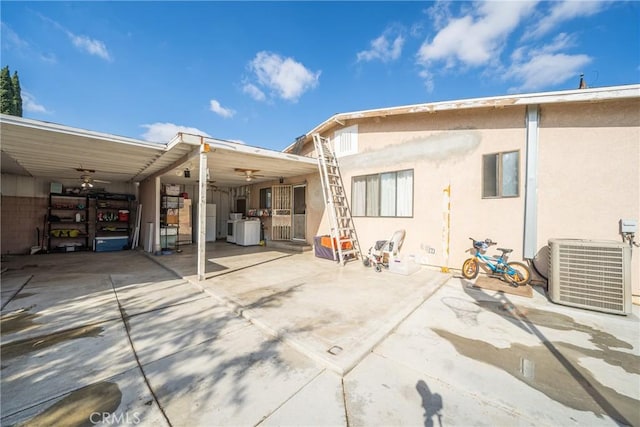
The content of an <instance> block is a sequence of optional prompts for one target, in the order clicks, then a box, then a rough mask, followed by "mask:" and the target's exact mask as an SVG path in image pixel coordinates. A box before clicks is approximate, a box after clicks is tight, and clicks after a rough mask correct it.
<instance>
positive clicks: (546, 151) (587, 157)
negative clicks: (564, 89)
mask: <svg viewBox="0 0 640 427" xmlns="http://www.w3.org/2000/svg"><path fill="white" fill-rule="evenodd" d="M639 112H640V102H639V101H618V102H608V103H598V104H579V105H575V106H572V108H571V109H567V108H563V107H562V106H547V107H544V108H542V110H541V122H540V124H541V126H540V149H539V159H540V162H539V174H538V176H539V181H538V183H539V185H538V200H539V203H538V245H539V247H542V246H544V245H545V244H546V242H547V241H548V239H550V238H578V239H594V240H613V241H617V242H620V241H621V235H620V234H619V224H618V221H619V220H620V219H621V218H625V219H635V220H639V219H640V127H639V126H640V113H639ZM639 237H640V235H639V236H638V237H636V240H638V241H640V238H639ZM631 272H632V293H633V294H634V295H636V296H640V248H634V250H633V254H632V267H631Z"/></svg>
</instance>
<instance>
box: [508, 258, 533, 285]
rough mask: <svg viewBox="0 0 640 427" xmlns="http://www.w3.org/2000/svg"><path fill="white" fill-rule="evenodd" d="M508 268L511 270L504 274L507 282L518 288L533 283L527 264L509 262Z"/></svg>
mask: <svg viewBox="0 0 640 427" xmlns="http://www.w3.org/2000/svg"><path fill="white" fill-rule="evenodd" d="M507 266H508V267H509V270H508V271H505V272H504V273H502V274H503V276H504V278H505V279H506V280H507V282H510V283H513V284H514V285H516V286H524V285H526V284H528V283H529V282H530V281H531V270H529V267H527V266H526V265H525V264H523V263H521V262H518V261H513V262H508V263H507ZM509 273H511V274H509Z"/></svg>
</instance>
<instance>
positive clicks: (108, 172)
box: [0, 114, 317, 187]
mask: <svg viewBox="0 0 640 427" xmlns="http://www.w3.org/2000/svg"><path fill="white" fill-rule="evenodd" d="M202 143H206V144H208V145H209V147H210V151H209V152H208V153H207V160H208V162H207V163H208V168H209V172H210V180H212V181H215V185H216V186H218V187H237V186H241V185H246V184H249V183H256V182H262V181H272V180H274V179H278V178H280V177H283V178H289V177H293V176H299V175H305V174H311V173H315V172H317V163H316V160H315V159H311V158H308V157H301V156H296V155H292V154H288V153H282V152H279V151H273V150H266V149H262V148H257V147H251V146H247V145H244V144H239V143H234V142H229V141H224V140H219V139H215V138H204V137H200V136H196V135H188V134H178V135H176V137H174V138H173V139H172V140H171V141H170V142H169V143H167V144H158V143H150V142H147V141H141V140H137V139H133V138H126V137H121V136H116V135H111V134H105V133H99V132H93V131H88V130H85V129H78V128H72V127H68V126H63V125H59V124H55V123H49V122H43V121H38V120H31V119H25V118H22V117H15V116H9V115H4V114H2V115H0V147H1V161H2V163H1V166H0V168H1V171H2V173H8V174H14V175H22V176H30V177H35V178H43V179H51V180H56V179H79V178H80V175H81V172H78V171H77V170H76V169H77V168H83V169H89V170H95V173H92V176H93V178H94V179H99V180H105V181H113V182H140V181H143V180H145V179H147V178H153V177H157V176H160V177H161V181H162V182H165V183H171V184H191V185H197V184H198V177H199V171H198V165H199V162H198V156H199V152H200V145H201V144H202ZM186 168H189V169H190V171H191V177H190V178H185V177H184V173H183V171H184V169H186ZM236 169H250V170H252V171H257V172H255V176H254V177H253V178H252V180H251V182H247V180H246V175H244V174H243V173H242V172H238V171H237V170H236ZM180 172H182V173H180Z"/></svg>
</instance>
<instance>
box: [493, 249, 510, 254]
mask: <svg viewBox="0 0 640 427" xmlns="http://www.w3.org/2000/svg"><path fill="white" fill-rule="evenodd" d="M496 249H497V250H499V251H501V252H502V253H503V254H505V255H506V254H509V253H511V252H513V249H504V248H496Z"/></svg>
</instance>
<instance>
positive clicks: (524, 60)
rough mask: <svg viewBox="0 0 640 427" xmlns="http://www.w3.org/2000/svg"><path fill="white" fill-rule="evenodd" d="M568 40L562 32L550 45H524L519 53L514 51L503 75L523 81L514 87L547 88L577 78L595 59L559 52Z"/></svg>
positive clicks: (523, 89)
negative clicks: (536, 47)
mask: <svg viewBox="0 0 640 427" xmlns="http://www.w3.org/2000/svg"><path fill="white" fill-rule="evenodd" d="M566 40H567V38H566V35H564V34H560V35H558V37H556V39H555V40H554V41H552V42H551V43H550V44H548V45H545V46H542V47H541V48H538V49H531V50H529V51H527V50H526V48H524V47H523V48H521V49H519V50H518V55H512V59H513V63H512V64H511V66H510V67H509V69H508V70H507V71H506V73H505V75H504V78H506V79H510V80H515V81H520V82H522V83H521V84H520V85H519V86H517V87H514V88H511V91H530V90H538V89H544V88H546V87H549V86H555V85H559V84H561V83H564V82H566V81H568V80H570V79H574V78H576V76H578V75H579V74H580V71H581V70H582V68H583V67H584V66H585V65H587V64H589V63H590V62H591V61H592V59H591V57H589V56H588V55H584V54H577V55H569V54H566V53H557V51H558V50H560V49H561V48H562V47H563V46H564V45H565V42H566ZM576 84H577V83H576Z"/></svg>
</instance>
